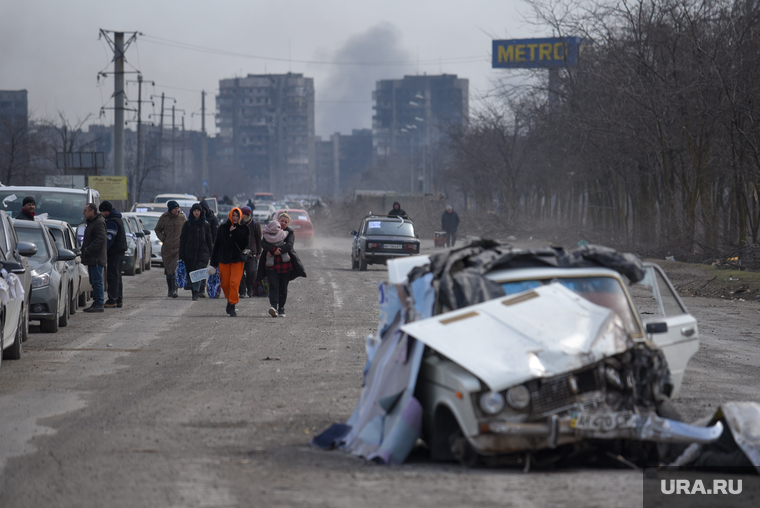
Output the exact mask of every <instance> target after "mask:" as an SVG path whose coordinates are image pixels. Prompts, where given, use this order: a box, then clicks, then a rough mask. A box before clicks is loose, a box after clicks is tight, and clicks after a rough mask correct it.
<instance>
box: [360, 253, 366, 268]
mask: <svg viewBox="0 0 760 508" xmlns="http://www.w3.org/2000/svg"><path fill="white" fill-rule="evenodd" d="M359 271H360V272H366V271H367V261H366V260H365V259H364V258H362V255H361V253H359Z"/></svg>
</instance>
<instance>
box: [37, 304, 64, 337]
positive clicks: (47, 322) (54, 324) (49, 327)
mask: <svg viewBox="0 0 760 508" xmlns="http://www.w3.org/2000/svg"><path fill="white" fill-rule="evenodd" d="M59 317H60V316H59V315H58V304H57V303H56V305H55V317H53V319H43V320H41V321H40V331H41V332H43V333H56V332H58V319H59Z"/></svg>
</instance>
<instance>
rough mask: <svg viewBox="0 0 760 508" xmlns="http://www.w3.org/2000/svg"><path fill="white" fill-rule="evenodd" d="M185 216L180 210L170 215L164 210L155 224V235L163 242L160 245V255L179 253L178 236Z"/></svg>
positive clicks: (169, 255) (166, 255)
mask: <svg viewBox="0 0 760 508" xmlns="http://www.w3.org/2000/svg"><path fill="white" fill-rule="evenodd" d="M186 220H187V217H185V214H184V213H182V212H179V213H178V214H177V215H172V213H171V212H164V213H163V214H162V215H161V217H160V218H159V219H158V223H157V224H156V229H155V230H154V231H155V232H156V236H157V237H158V239H159V240H161V242H163V244H162V245H161V257H171V256H176V255H177V254H178V253H179V237H180V235H181V234H182V226H183V225H184V224H185V221H186Z"/></svg>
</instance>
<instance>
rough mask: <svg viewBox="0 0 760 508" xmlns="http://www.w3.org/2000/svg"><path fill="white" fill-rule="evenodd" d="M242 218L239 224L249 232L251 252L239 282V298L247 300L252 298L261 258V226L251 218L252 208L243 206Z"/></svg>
mask: <svg viewBox="0 0 760 508" xmlns="http://www.w3.org/2000/svg"><path fill="white" fill-rule="evenodd" d="M241 211H242V212H243V218H242V219H241V220H240V223H241V224H243V225H244V226H247V227H248V229H250V230H251V234H250V236H249V237H248V238H249V240H248V250H250V251H251V254H250V256H249V257H248V261H246V262H245V264H244V265H243V279H242V280H241V281H240V290H239V292H240V298H245V297H246V296H248V297H249V298H250V297H252V296H253V288H254V284H255V282H256V269H257V266H258V264H259V257H260V256H261V224H259V221H257V220H256V219H254V218H253V217H252V214H253V207H250V206H244V207H243V208H241Z"/></svg>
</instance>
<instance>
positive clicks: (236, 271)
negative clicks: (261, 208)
mask: <svg viewBox="0 0 760 508" xmlns="http://www.w3.org/2000/svg"><path fill="white" fill-rule="evenodd" d="M242 216H243V213H242V212H241V211H240V208H237V207H235V208H233V209H232V210H230V213H229V215H228V219H229V220H228V221H226V222H225V223H224V224H222V225H221V226H219V231H217V233H216V241H215V242H214V251H213V252H212V253H211V266H213V267H216V268H217V269H218V270H219V278H220V279H221V280H222V289H223V290H224V297H225V298H227V314H229V315H230V317H235V316H237V313H236V312H235V304H236V303H238V301H239V297H238V288H239V287H240V279H241V278H242V277H243V266H244V264H245V263H244V260H243V257H245V256H246V254H249V253H250V251H248V250H247V249H248V237H249V235H250V230H249V229H248V228H247V227H246V226H245V225H243V224H240V218H241V217H242Z"/></svg>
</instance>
